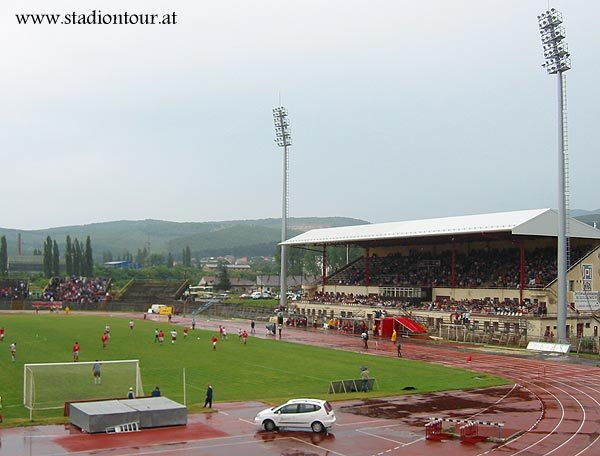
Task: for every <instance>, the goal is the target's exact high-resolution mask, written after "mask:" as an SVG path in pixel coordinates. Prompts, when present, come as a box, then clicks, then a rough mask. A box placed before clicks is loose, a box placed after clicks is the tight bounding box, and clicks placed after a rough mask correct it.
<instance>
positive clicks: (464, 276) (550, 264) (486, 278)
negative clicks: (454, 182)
mask: <svg viewBox="0 0 600 456" xmlns="http://www.w3.org/2000/svg"><path fill="white" fill-rule="evenodd" d="M590 248H591V247H590V246H582V247H579V248H577V249H573V251H572V252H571V258H572V260H573V261H576V260H578V259H580V258H582V257H583V255H584V254H585V253H587V252H588V251H589V249H590ZM367 261H368V264H367ZM454 272H455V277H454V279H453V277H452V252H451V251H444V252H441V253H439V254H434V253H431V252H421V251H416V250H414V251H410V252H409V254H408V255H406V256H403V255H401V254H393V255H388V256H385V257H378V256H376V255H373V256H370V257H369V258H368V259H366V258H364V257H363V258H360V259H358V260H357V261H355V262H354V263H351V264H349V265H348V266H346V267H344V268H342V269H340V270H339V271H337V272H335V273H334V274H332V275H331V276H330V277H328V279H327V283H328V284H329V285H365V284H369V285H374V286H399V287H416V286H419V287H450V286H455V287H457V288H519V287H520V283H521V280H520V279H521V266H520V250H519V249H518V248H510V249H503V250H491V249H476V250H471V251H469V252H468V253H460V252H457V253H456V254H455V270H454ZM524 272H525V287H527V288H541V287H544V286H546V285H547V284H548V283H550V282H551V281H552V280H554V279H555V278H556V275H557V267H556V249H555V248H553V247H545V248H537V249H535V250H529V251H526V252H525V271H524ZM453 280H454V283H452V282H453Z"/></svg>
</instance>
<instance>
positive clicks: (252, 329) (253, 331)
mask: <svg viewBox="0 0 600 456" xmlns="http://www.w3.org/2000/svg"><path fill="white" fill-rule="evenodd" d="M255 326H256V323H254V320H252V321H251V322H250V334H256V331H255V330H254V327H255Z"/></svg>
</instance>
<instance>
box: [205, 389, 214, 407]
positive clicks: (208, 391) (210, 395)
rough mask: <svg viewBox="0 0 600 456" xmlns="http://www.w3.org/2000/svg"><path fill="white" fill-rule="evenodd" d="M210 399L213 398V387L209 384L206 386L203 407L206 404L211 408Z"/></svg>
mask: <svg viewBox="0 0 600 456" xmlns="http://www.w3.org/2000/svg"><path fill="white" fill-rule="evenodd" d="M212 399H213V389H212V386H210V384H209V385H208V387H207V388H206V399H205V400H204V408H206V407H207V406H208V408H212Z"/></svg>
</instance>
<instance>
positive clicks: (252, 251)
mask: <svg viewBox="0 0 600 456" xmlns="http://www.w3.org/2000/svg"><path fill="white" fill-rule="evenodd" d="M368 223H369V222H366V221H364V220H358V219H354V218H347V217H302V218H293V217H292V218H290V219H289V220H288V236H289V237H292V236H295V235H297V234H300V233H303V232H305V231H307V230H310V229H315V228H330V227H338V226H351V225H364V224H368ZM19 233H20V234H21V251H22V254H23V255H31V254H33V251H34V249H39V250H43V247H44V241H45V239H46V237H47V236H50V237H51V238H52V239H53V240H55V241H56V242H57V243H58V246H59V250H60V252H61V257H63V256H64V255H63V254H64V249H65V240H66V238H67V235H69V236H71V239H74V238H77V239H79V240H80V241H82V242H85V239H86V237H87V236H90V238H91V240H92V248H93V251H94V260H95V261H96V262H97V263H99V262H101V260H102V254H103V252H111V253H112V255H113V258H114V259H116V258H117V257H118V256H119V255H120V254H121V253H122V252H123V251H125V250H126V251H128V252H130V253H132V254H133V255H135V254H136V252H137V250H138V249H143V248H144V247H145V248H146V249H149V250H150V252H152V253H163V254H165V255H166V254H167V253H168V252H172V254H173V256H174V257H175V258H176V259H177V258H180V256H181V252H182V250H183V249H184V248H185V247H186V246H188V245H189V247H190V249H191V251H192V256H195V257H197V258H201V257H205V256H217V255H235V256H262V255H273V254H274V252H275V248H276V245H277V243H278V242H279V241H280V238H281V219H276V218H271V219H259V220H232V221H222V222H198V223H195V222H194V223H193V222H188V223H178V222H167V221H162V220H138V221H127V220H123V221H116V222H104V223H92V224H89V225H78V226H66V227H60V228H49V229H44V230H33V231H25V230H23V231H21V230H14V229H4V228H0V236H6V240H7V244H8V254H9V256H12V255H16V253H17V235H18V234H19Z"/></svg>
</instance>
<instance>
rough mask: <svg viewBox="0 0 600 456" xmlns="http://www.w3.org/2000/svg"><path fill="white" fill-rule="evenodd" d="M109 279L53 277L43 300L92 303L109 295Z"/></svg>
mask: <svg viewBox="0 0 600 456" xmlns="http://www.w3.org/2000/svg"><path fill="white" fill-rule="evenodd" d="M108 285H109V279H106V278H103V277H92V278H90V277H79V276H74V277H53V278H52V279H51V280H50V283H49V284H48V286H47V287H46V289H45V290H44V293H43V295H42V300H43V301H63V302H77V303H80V304H92V303H97V302H101V301H104V300H105V299H106V297H107V292H108V289H107V288H108Z"/></svg>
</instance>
